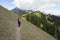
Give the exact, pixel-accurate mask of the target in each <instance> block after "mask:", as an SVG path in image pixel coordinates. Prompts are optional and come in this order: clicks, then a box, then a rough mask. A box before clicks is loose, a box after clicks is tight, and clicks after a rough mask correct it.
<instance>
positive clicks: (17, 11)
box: [11, 7, 24, 14]
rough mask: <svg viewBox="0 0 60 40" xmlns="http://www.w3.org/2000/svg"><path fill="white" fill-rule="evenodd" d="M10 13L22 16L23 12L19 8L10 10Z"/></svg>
mask: <svg viewBox="0 0 60 40" xmlns="http://www.w3.org/2000/svg"><path fill="white" fill-rule="evenodd" d="M11 11H12V12H14V13H16V14H22V13H23V12H24V10H22V9H19V8H17V7H16V8H14V9H12V10H11Z"/></svg>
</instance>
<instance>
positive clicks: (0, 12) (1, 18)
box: [0, 6, 17, 40]
mask: <svg viewBox="0 0 60 40" xmlns="http://www.w3.org/2000/svg"><path fill="white" fill-rule="evenodd" d="M16 17H17V16H16V15H15V14H13V13H12V12H10V11H8V10H7V9H5V8H3V7H2V6H0V40H13V34H14V31H13V30H14V27H15V26H16V24H14V23H16V22H15V21H16Z"/></svg>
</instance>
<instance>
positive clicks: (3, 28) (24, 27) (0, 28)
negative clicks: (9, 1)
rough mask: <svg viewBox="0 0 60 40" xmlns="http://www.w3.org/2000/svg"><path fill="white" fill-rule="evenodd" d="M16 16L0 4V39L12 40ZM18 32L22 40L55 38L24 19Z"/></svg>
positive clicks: (51, 39)
mask: <svg viewBox="0 0 60 40" xmlns="http://www.w3.org/2000/svg"><path fill="white" fill-rule="evenodd" d="M16 18H17V15H15V14H13V13H12V12H10V11H8V10H7V9H5V8H3V7H1V6H0V40H14V38H13V36H14V33H15V32H16V31H14V28H15V27H17V22H16ZM20 33H21V35H22V36H21V37H22V40H55V38H53V37H52V36H50V35H49V34H47V33H45V32H44V31H42V30H40V29H38V28H37V27H36V26H34V25H32V24H30V23H29V22H27V21H25V20H22V23H21V32H20ZM18 37H19V36H18Z"/></svg>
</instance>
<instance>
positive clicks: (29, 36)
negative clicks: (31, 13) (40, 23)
mask: <svg viewBox="0 0 60 40" xmlns="http://www.w3.org/2000/svg"><path fill="white" fill-rule="evenodd" d="M21 35H22V40H56V39H55V38H53V37H52V36H51V35H49V34H48V33H46V32H44V31H42V30H41V29H39V28H37V27H36V26H34V25H33V24H31V23H29V22H27V21H26V20H22V24H21Z"/></svg>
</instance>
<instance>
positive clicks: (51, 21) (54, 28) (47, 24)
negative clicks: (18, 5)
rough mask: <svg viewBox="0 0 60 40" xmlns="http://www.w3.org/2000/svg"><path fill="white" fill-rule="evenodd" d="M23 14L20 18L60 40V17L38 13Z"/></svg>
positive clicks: (26, 12)
mask: <svg viewBox="0 0 60 40" xmlns="http://www.w3.org/2000/svg"><path fill="white" fill-rule="evenodd" d="M24 13H25V14H23V15H22V16H23V17H24V18H25V19H26V20H27V21H30V22H31V23H32V24H34V25H36V26H37V27H38V28H41V29H42V30H44V31H45V32H47V33H49V34H51V35H52V36H54V37H56V38H57V39H59V40H60V17H58V16H55V15H50V14H48V15H46V14H44V13H42V12H40V11H35V12H34V11H33V12H32V11H25V12H24Z"/></svg>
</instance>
